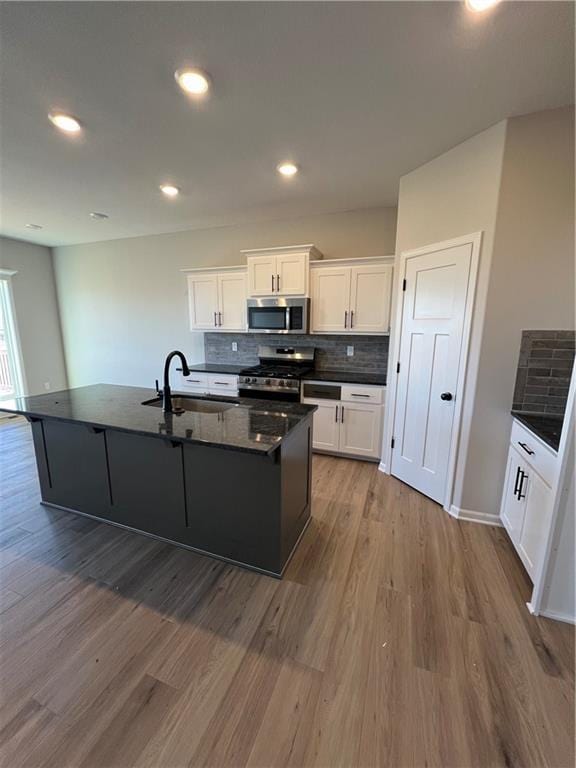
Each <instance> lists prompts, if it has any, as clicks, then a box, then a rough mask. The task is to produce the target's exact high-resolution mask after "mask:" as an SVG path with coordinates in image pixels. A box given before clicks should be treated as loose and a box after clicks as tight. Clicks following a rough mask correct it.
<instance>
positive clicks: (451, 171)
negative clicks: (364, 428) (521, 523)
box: [385, 121, 512, 509]
mask: <svg viewBox="0 0 576 768" xmlns="http://www.w3.org/2000/svg"><path fill="white" fill-rule="evenodd" d="M506 127H507V125H506V121H504V122H501V123H498V124H497V125H495V126H492V127H491V128H489V129H488V130H486V131H483V132H482V133H480V134H478V135H477V136H474V137H472V138H471V139H468V140H467V141H465V142H463V143H462V144H459V145H458V146H456V147H454V148H453V149H451V150H450V151H448V152H446V153H445V154H443V155H441V156H440V157H437V158H435V159H434V160H431V161H430V162H429V163H427V164H426V165H423V166H422V167H420V168H417V169H416V170H415V171H412V172H411V173H409V174H407V175H406V176H403V177H402V179H401V180H400V194H399V203H398V229H397V237H396V259H397V264H398V261H399V257H400V254H401V253H402V252H403V251H407V250H412V249H414V248H419V247H421V246H425V245H429V244H432V243H436V242H442V241H444V240H450V239H452V238H455V237H459V236H461V235H469V234H472V233H474V232H482V244H481V250H480V261H479V267H478V279H477V283H476V296H475V302H474V313H473V319H472V327H471V336H470V345H469V354H468V371H467V377H466V384H465V391H464V403H463V410H462V422H461V431H460V447H459V452H458V460H457V465H456V479H455V487H456V488H458V487H459V485H460V486H461V484H462V478H463V476H464V470H465V466H466V453H467V445H468V443H469V440H470V435H471V432H472V418H473V413H474V402H475V397H476V381H477V378H478V373H479V364H480V352H481V346H482V334H483V328H484V317H485V312H486V304H487V296H488V285H489V281H490V270H491V265H492V252H493V247H494V234H495V229H496V216H497V211H498V197H499V192H500V179H501V175H502V163H503V157H504V145H505V140H506ZM399 278H400V275H399V269H398V268H396V270H395V280H396V281H399ZM398 295H399V285H398V282H396V286H395V290H394V300H395V302H396V301H397V297H398ZM393 312H394V313H395V308H393ZM394 316H395V314H393V317H394ZM398 330H399V329H393V331H394V335H395V334H396V333H397V331H398ZM394 343H395V339H394V338H391V339H390V349H394ZM395 364H396V361H395V360H392V359H391V358H390V363H389V367H388V381H389V382H390V385H391V386H392V385H393V384H394V383H395V381H396V368H395ZM511 395H512V390H511V391H510V396H511ZM389 401H390V405H391V406H392V397H391V396H389ZM388 416H389V419H390V420H391V419H392V413H391V410H389V411H388ZM503 428H504V429H505V426H503ZM385 449H387V446H385ZM487 461H488V464H487V465H486V467H485V471H486V473H489V472H490V471H492V472H493V471H494V470H495V467H494V466H488V465H489V464H490V458H489V457H487ZM484 477H485V478H486V477H489V474H484ZM460 496H461V494H455V499H454V503H455V504H456V505H458V506H461V504H459V503H458V502H459V501H461V499H460ZM456 498H457V499H458V500H456ZM493 501H494V500H492V505H493ZM487 509H490V502H488V503H487Z"/></svg>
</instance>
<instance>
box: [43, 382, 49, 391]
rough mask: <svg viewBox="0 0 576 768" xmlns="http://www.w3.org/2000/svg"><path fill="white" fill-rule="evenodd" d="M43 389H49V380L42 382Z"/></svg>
mask: <svg viewBox="0 0 576 768" xmlns="http://www.w3.org/2000/svg"><path fill="white" fill-rule="evenodd" d="M44 389H50V382H49V381H45V382H44Z"/></svg>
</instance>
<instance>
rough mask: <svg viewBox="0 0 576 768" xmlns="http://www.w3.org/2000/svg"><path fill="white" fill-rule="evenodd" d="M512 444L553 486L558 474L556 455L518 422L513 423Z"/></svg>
mask: <svg viewBox="0 0 576 768" xmlns="http://www.w3.org/2000/svg"><path fill="white" fill-rule="evenodd" d="M510 443H511V444H512V445H513V446H514V448H515V449H516V450H517V451H518V453H519V454H520V455H521V456H522V458H523V459H524V461H525V462H526V463H527V464H528V465H529V466H531V467H532V468H533V469H535V470H536V472H538V474H539V475H540V477H541V478H542V479H543V480H544V481H545V482H546V483H547V484H548V485H550V486H551V485H552V484H553V482H554V474H555V472H556V461H557V458H558V457H557V455H556V453H554V451H553V450H552V449H551V448H548V446H546V445H544V443H542V442H541V441H540V440H539V439H538V438H537V437H536V436H535V435H533V434H532V432H530V430H529V429H527V428H526V427H525V426H524V425H523V424H520V423H519V422H518V421H516V420H514V422H513V423H512V434H511V436H510Z"/></svg>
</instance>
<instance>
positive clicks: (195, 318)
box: [188, 273, 218, 331]
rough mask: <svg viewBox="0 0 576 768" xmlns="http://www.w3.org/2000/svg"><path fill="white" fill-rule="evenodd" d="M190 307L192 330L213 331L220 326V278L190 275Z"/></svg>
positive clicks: (209, 275)
mask: <svg viewBox="0 0 576 768" xmlns="http://www.w3.org/2000/svg"><path fill="white" fill-rule="evenodd" d="M188 307H189V313H190V329H191V330H193V331H213V330H215V329H216V328H217V326H218V276H217V275H216V274H203V273H199V274H194V275H188Z"/></svg>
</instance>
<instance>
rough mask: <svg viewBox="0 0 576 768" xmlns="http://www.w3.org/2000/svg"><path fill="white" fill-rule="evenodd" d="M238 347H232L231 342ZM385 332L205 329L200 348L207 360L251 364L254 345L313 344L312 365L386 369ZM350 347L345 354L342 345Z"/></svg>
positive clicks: (255, 350) (374, 370)
mask: <svg viewBox="0 0 576 768" xmlns="http://www.w3.org/2000/svg"><path fill="white" fill-rule="evenodd" d="M233 341H235V342H236V343H237V344H238V351H237V352H233V351H232V342H233ZM388 342H389V337H388V336H319V335H316V334H314V335H313V336H310V335H302V336H299V335H297V334H294V335H292V334H290V335H289V336H288V335H281V334H278V335H274V334H271V333H270V334H268V333H263V334H260V333H205V334H204V352H205V355H206V360H207V361H208V362H210V363H231V364H235V365H255V364H256V363H257V362H258V347H259V346H260V345H262V344H268V345H272V346H282V347H286V346H300V347H315V348H316V368H317V369H319V370H339V371H369V372H371V373H386V367H387V365H388ZM348 346H353V347H354V355H353V356H352V357H348V356H347V355H346V347H348Z"/></svg>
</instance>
